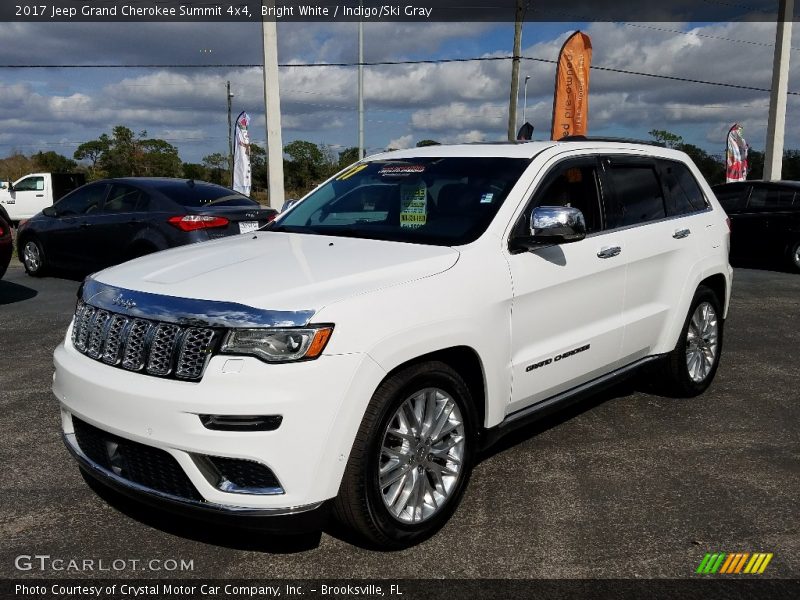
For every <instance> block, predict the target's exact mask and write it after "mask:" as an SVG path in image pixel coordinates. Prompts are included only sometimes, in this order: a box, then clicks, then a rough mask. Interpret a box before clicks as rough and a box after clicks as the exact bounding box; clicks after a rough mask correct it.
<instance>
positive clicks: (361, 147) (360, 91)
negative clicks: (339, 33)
mask: <svg viewBox="0 0 800 600" xmlns="http://www.w3.org/2000/svg"><path fill="white" fill-rule="evenodd" d="M363 5H364V3H363V2H359V6H363ZM362 158H364V21H362V20H360V19H359V21H358V159H359V160H361V159H362Z"/></svg>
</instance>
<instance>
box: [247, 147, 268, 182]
mask: <svg viewBox="0 0 800 600" xmlns="http://www.w3.org/2000/svg"><path fill="white" fill-rule="evenodd" d="M250 174H251V177H252V183H253V186H252V187H253V188H254V189H255V188H258V189H262V190H266V189H267V188H268V187H269V172H268V171H267V151H266V150H264V148H262V147H261V146H257V145H256V144H250Z"/></svg>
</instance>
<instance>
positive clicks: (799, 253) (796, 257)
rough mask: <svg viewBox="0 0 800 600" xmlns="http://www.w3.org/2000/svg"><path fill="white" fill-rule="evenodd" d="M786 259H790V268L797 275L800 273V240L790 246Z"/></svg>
mask: <svg viewBox="0 0 800 600" xmlns="http://www.w3.org/2000/svg"><path fill="white" fill-rule="evenodd" d="M786 258H787V259H789V268H790V269H792V271H794V272H795V273H800V240H797V241H796V242H794V243H793V244H789V251H788V252H787V254H786Z"/></svg>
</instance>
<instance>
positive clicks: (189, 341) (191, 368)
mask: <svg viewBox="0 0 800 600" xmlns="http://www.w3.org/2000/svg"><path fill="white" fill-rule="evenodd" d="M213 339H214V330H213V329H195V328H192V329H189V330H188V331H187V332H186V335H185V336H184V338H183V344H181V353H180V356H179V357H178V368H177V369H176V370H175V375H177V376H178V377H180V378H181V379H195V378H197V377H199V374H200V373H202V372H203V369H204V368H205V366H206V351H205V348H208V347H210V346H211V343H212V341H213Z"/></svg>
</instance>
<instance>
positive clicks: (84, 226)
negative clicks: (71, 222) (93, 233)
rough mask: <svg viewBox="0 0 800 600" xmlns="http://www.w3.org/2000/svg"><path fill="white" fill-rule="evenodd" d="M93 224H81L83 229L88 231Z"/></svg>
mask: <svg viewBox="0 0 800 600" xmlns="http://www.w3.org/2000/svg"><path fill="white" fill-rule="evenodd" d="M91 226H92V224H91V223H81V229H86V228H87V227H91Z"/></svg>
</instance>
